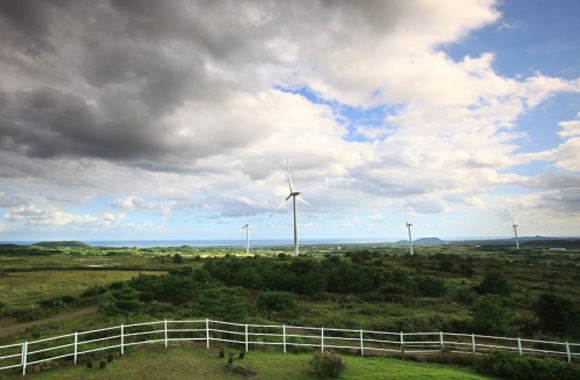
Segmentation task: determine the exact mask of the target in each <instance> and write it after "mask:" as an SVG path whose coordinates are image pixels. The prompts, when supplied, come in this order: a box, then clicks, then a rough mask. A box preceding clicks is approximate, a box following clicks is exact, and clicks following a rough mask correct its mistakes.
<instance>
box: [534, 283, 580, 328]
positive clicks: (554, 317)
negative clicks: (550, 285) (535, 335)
mask: <svg viewBox="0 0 580 380" xmlns="http://www.w3.org/2000/svg"><path fill="white" fill-rule="evenodd" d="M533 310H534V314H535V316H536V318H538V322H539V325H540V327H541V328H542V330H544V331H548V332H554V333H557V334H565V333H568V332H570V330H572V329H573V328H574V326H575V325H576V324H577V319H578V318H577V313H576V312H575V310H574V303H573V302H572V301H570V300H569V299H566V298H563V297H559V296H557V295H555V294H551V293H544V294H542V295H540V297H539V298H538V300H537V301H536V302H535V303H534V305H533Z"/></svg>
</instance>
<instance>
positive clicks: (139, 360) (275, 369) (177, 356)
mask: <svg viewBox="0 0 580 380" xmlns="http://www.w3.org/2000/svg"><path fill="white" fill-rule="evenodd" d="M226 352H231V353H233V354H235V357H236V358H237V354H238V351H235V350H230V351H228V350H227V349H226ZM311 357H312V355H311V354H306V353H301V354H290V353H289V354H282V353H280V352H249V353H248V354H246V358H245V359H244V360H235V362H234V364H235V365H236V366H237V365H241V366H244V367H246V368H249V369H251V370H252V371H254V372H257V376H255V377H253V379H257V380H259V379H277V380H284V379H303V380H307V379H315V377H313V376H312V375H310V374H309V373H308V362H309V360H310V359H311ZM344 358H345V359H346V361H347V363H348V369H347V370H346V372H345V373H344V375H343V376H342V377H341V379H344V380H346V379H353V380H354V379H359V380H363V379H364V380H367V379H368V380H370V379H373V380H375V379H385V380H386V379H410V380H412V379H422V380H427V379H447V380H453V379H457V380H459V379H461V380H470V379H473V380H475V379H488V378H487V377H484V376H481V375H478V374H476V373H474V372H471V371H469V370H467V369H463V368H456V367H451V366H445V365H439V364H428V363H418V362H412V361H402V360H397V359H390V358H383V357H364V358H363V357H359V356H347V355H345V356H344ZM226 361H227V359H220V358H218V354H217V351H216V350H212V351H210V352H209V353H208V352H206V351H205V350H201V349H197V348H191V347H184V346H182V347H170V349H169V350H167V351H164V349H163V348H162V347H159V346H155V347H153V346H152V347H144V348H140V349H138V350H134V351H132V352H131V353H129V354H127V355H126V356H125V357H123V358H122V359H116V360H114V361H113V362H111V363H108V365H107V367H106V368H105V369H99V368H98V367H99V363H98V362H95V363H94V364H95V366H94V368H91V369H89V368H86V366H84V365H78V366H76V367H69V368H63V369H51V370H48V371H46V372H41V373H38V374H31V375H29V376H28V378H31V379H38V380H41V379H59V380H69V379H70V380H73V379H88V380H90V379H95V380H97V379H148V380H155V379H159V380H161V379H163V380H172V379H176V380H177V379H179V380H181V379H203V380H213V379H216V380H217V379H220V380H221V379H226V380H227V379H242V378H243V377H242V376H241V375H238V374H232V373H229V372H227V371H226V370H225V369H224V366H225V364H226ZM14 378H15V379H16V378H21V377H19V376H15V377H14ZM0 379H2V377H1V376H0Z"/></svg>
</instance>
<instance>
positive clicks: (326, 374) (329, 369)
mask: <svg viewBox="0 0 580 380" xmlns="http://www.w3.org/2000/svg"><path fill="white" fill-rule="evenodd" d="M310 369H311V371H312V374H314V376H316V377H319V378H336V377H339V376H340V375H341V374H342V373H343V372H344V370H345V369H346V362H345V361H344V360H343V359H342V357H341V356H340V355H339V354H337V353H336V352H334V351H326V352H317V353H316V354H314V357H313V358H312V360H311V361H310Z"/></svg>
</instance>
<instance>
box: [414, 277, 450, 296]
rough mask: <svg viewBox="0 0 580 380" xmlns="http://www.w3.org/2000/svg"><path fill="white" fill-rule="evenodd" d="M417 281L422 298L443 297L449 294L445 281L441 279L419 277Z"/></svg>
mask: <svg viewBox="0 0 580 380" xmlns="http://www.w3.org/2000/svg"><path fill="white" fill-rule="evenodd" d="M415 281H416V283H417V291H418V292H419V294H420V295H422V296H425V297H441V296H444V295H445V293H447V287H446V286H445V281H443V280H441V279H439V278H435V277H430V276H417V278H416V279H415Z"/></svg>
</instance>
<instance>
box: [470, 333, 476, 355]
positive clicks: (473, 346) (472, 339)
mask: <svg viewBox="0 0 580 380" xmlns="http://www.w3.org/2000/svg"><path fill="white" fill-rule="evenodd" d="M471 353H472V354H475V334H471Z"/></svg>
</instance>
